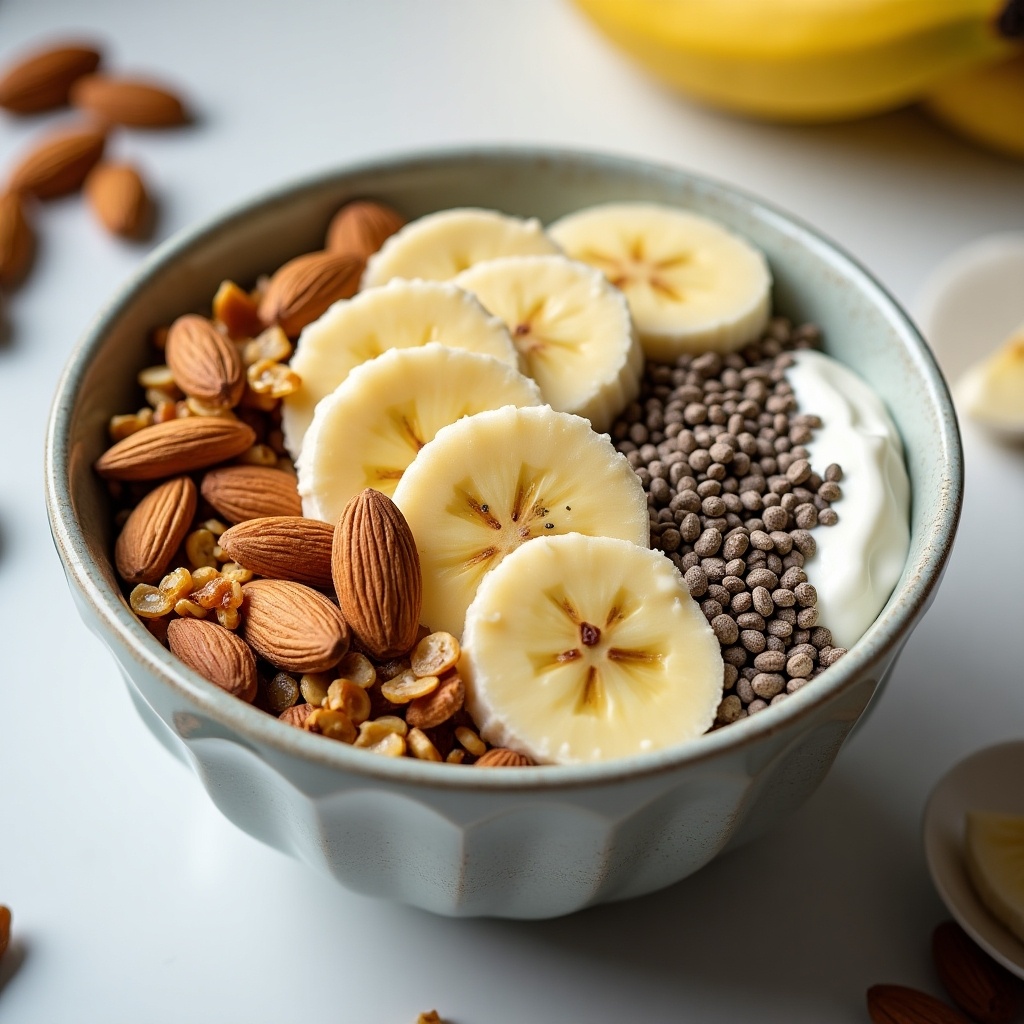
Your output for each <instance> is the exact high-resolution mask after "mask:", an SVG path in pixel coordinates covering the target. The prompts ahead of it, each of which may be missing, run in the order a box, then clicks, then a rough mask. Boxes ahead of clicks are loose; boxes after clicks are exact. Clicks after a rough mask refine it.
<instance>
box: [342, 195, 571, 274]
mask: <svg viewBox="0 0 1024 1024" xmlns="http://www.w3.org/2000/svg"><path fill="white" fill-rule="evenodd" d="M558 251H559V249H558V246H557V245H555V243H554V242H552V241H551V239H550V238H548V236H547V235H546V234H545V233H544V228H543V227H542V226H541V223H540V221H539V220H535V219H530V220H523V219H522V218H520V217H510V216H508V215H507V214H504V213H498V211H497V210H478V209H474V208H471V207H459V208H456V209H454V210H440V211H439V212H437V213H428V214H427V215H426V216H425V217H420V218H419V220H414V221H410V222H409V223H408V224H406V225H405V227H404V228H402V230H401V231H399V232H397V233H396V234H394V235H392V236H391V237H390V238H389V239H388V240H387V241H386V242H385V243H384V244H383V245H382V246H381V247H380V250H379V251H378V252H375V253H374V254H373V255H372V256H371V257H370V258H369V260H368V261H367V264H366V270H365V271H364V273H363V281H362V284H361V285H360V287H362V288H364V289H365V288H373V287H376V286H377V285H381V284H384V283H385V282H387V281H390V280H391V279H392V278H393V277H422V278H426V279H427V280H430V281H448V280H450V279H451V278H453V277H454V276H455V275H456V274H458V273H461V272H462V271H463V270H466V269H467V268H468V267H471V266H473V264H474V263H479V262H480V261H481V260H493V259H496V258H497V257H498V256H530V255H541V254H544V253H557V252H558Z"/></svg>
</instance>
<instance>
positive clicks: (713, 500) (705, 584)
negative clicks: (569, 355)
mask: <svg viewBox="0 0 1024 1024" xmlns="http://www.w3.org/2000/svg"><path fill="white" fill-rule="evenodd" d="M817 339H818V333H817V331H816V329H815V328H814V327H813V326H811V325H805V326H802V327H799V328H796V329H794V328H793V326H792V325H791V324H790V322H789V321H788V320H785V319H782V318H777V319H775V320H773V321H772V323H771V324H770V325H769V328H768V331H767V333H766V335H765V337H764V338H762V339H761V341H760V342H759V343H757V344H754V345H750V346H748V347H747V348H745V349H744V350H743V351H742V352H738V353H732V354H730V355H726V356H720V355H718V354H717V353H713V352H709V353H705V354H703V355H699V356H689V355H686V356H681V357H680V358H679V359H678V360H677V361H676V363H675V364H674V365H670V364H663V363H648V365H647V367H646V371H645V375H644V381H643V385H642V389H641V393H640V395H639V397H638V399H637V400H636V401H635V402H633V403H632V404H631V405H630V406H629V408H627V409H626V411H625V413H624V414H623V415H622V416H621V417H620V418H619V420H618V421H617V422H616V423H615V424H614V425H613V427H612V440H613V441H614V443H615V445H616V447H617V448H618V450H619V451H620V452H623V453H624V454H625V455H626V458H627V459H628V460H629V462H630V464H631V465H632V466H633V468H634V469H635V470H636V473H637V475H638V476H639V478H640V481H641V483H642V484H643V486H644V489H645V491H646V492H647V503H648V508H649V511H650V519H651V543H652V546H654V547H656V548H660V549H661V550H662V551H664V552H665V554H667V555H668V556H669V558H671V559H672V561H673V563H675V565H676V566H677V567H678V568H679V570H680V571H681V572H682V573H683V576H684V579H685V580H686V583H687V586H688V587H689V589H690V594H691V596H693V597H694V598H695V599H697V600H698V601H699V602H700V605H701V610H702V611H703V612H704V615H705V616H706V617H707V619H708V621H709V622H710V623H711V628H712V629H713V630H714V632H715V636H716V637H717V638H718V641H719V643H720V644H721V646H722V657H723V659H724V660H725V693H724V696H723V699H722V702H721V705H720V706H719V709H718V718H717V723H716V724H717V725H726V724H728V723H730V722H734V721H736V720H737V719H739V718H743V717H745V716H747V715H749V714H753V713H755V712H757V711H760V710H762V709H763V708H765V707H767V706H768V705H769V704H777V703H779V702H780V701H783V700H785V698H786V696H787V695H788V694H790V693H793V692H795V691H796V690H798V689H799V688H800V687H802V686H803V685H804V684H805V683H806V682H807V681H808V680H809V679H812V678H813V677H814V676H816V675H818V674H819V673H820V672H821V671H822V670H823V669H825V668H827V667H828V666H829V665H831V664H833V663H834V662H835V661H836V660H837V659H838V658H839V657H841V656H842V655H843V654H844V653H845V651H844V650H843V648H840V647H834V646H833V644H832V636H831V633H830V632H829V631H828V629H826V628H824V627H822V626H818V610H817V607H816V603H817V593H816V592H815V589H814V587H813V585H812V584H811V583H810V582H808V579H807V574H806V573H805V572H804V569H803V566H804V562H805V560H806V559H807V558H809V557H810V556H811V555H812V554H814V551H815V541H814V537H813V536H812V535H811V532H810V531H811V530H813V529H814V528H815V527H816V526H818V525H823V526H827V525H831V524H833V523H835V522H836V521H837V519H838V517H837V515H836V512H835V510H834V509H832V507H831V502H833V501H835V500H836V499H837V498H839V497H840V495H841V490H840V486H839V482H840V480H841V479H842V470H841V468H840V467H839V466H837V465H831V466H829V467H828V468H827V469H825V471H824V473H822V474H819V473H818V472H815V471H814V470H813V469H812V467H811V465H810V463H809V462H808V458H807V454H808V453H807V449H806V447H805V445H806V444H807V443H808V442H809V441H810V440H811V438H812V437H813V432H814V428H815V427H817V426H820V420H819V419H818V417H817V416H814V415H813V414H806V413H799V412H798V411H797V408H796V400H795V399H794V397H793V392H792V388H791V387H790V385H789V384H788V382H787V381H786V374H785V371H786V367H787V365H788V364H789V361H790V357H789V355H788V354H787V353H788V351H790V350H792V349H797V348H802V347H809V346H813V345H814V344H815V343H816V341H817Z"/></svg>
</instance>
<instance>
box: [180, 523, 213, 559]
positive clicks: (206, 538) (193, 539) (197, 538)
mask: <svg viewBox="0 0 1024 1024" xmlns="http://www.w3.org/2000/svg"><path fill="white" fill-rule="evenodd" d="M216 546H217V543H216V539H215V538H214V536H213V534H212V533H211V532H210V531H209V530H204V529H199V530H193V531H192V533H190V534H189V535H188V536H187V537H186V538H185V554H186V555H187V556H188V560H189V562H190V563H191V565H192V568H193V569H199V568H201V567H203V566H209V567H210V568H216V566H217V559H216V557H215V556H214V553H213V549H214V548H215V547H216Z"/></svg>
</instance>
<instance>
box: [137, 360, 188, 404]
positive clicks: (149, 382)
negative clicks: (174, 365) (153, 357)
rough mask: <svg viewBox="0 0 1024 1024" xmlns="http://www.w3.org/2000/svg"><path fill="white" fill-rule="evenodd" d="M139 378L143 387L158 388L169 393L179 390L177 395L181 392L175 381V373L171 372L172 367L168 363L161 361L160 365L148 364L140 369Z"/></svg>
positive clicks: (140, 385)
mask: <svg viewBox="0 0 1024 1024" xmlns="http://www.w3.org/2000/svg"><path fill="white" fill-rule="evenodd" d="M137 380H138V382H139V387H141V388H156V390H157V391H163V392H165V393H167V394H170V393H171V392H177V394H176V395H175V397H178V395H180V394H181V392H180V391H178V385H177V384H176V383H175V380H174V374H173V373H171V368H170V367H169V366H167V365H166V363H161V364H160V365H159V366H147V367H146V368H145V369H144V370H139V375H138V378H137Z"/></svg>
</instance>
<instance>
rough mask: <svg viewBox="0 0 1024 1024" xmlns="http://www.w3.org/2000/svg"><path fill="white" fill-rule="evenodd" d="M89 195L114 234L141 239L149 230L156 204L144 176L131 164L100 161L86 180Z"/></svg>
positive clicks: (91, 201)
mask: <svg viewBox="0 0 1024 1024" xmlns="http://www.w3.org/2000/svg"><path fill="white" fill-rule="evenodd" d="M85 198H86V199H87V200H88V202H89V205H90V206H91V207H92V211H93V213H94V214H95V215H96V219H97V220H98V221H99V222H100V224H102V225H103V227H105V228H106V229H107V230H108V231H109V232H110V233H111V234H113V235H120V236H122V237H123V238H138V237H140V236H141V235H144V234H145V233H146V231H147V229H148V227H149V224H150V221H151V219H152V217H151V213H152V209H153V206H152V203H151V202H150V198H149V193H148V192H147V191H146V186H145V184H144V182H143V180H142V175H141V174H139V172H138V170H137V169H136V168H135V167H133V166H132V165H131V164H115V163H99V164H97V165H96V166H95V167H94V168H93V169H92V170H91V171H90V172H89V176H88V177H87V178H86V179H85Z"/></svg>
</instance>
